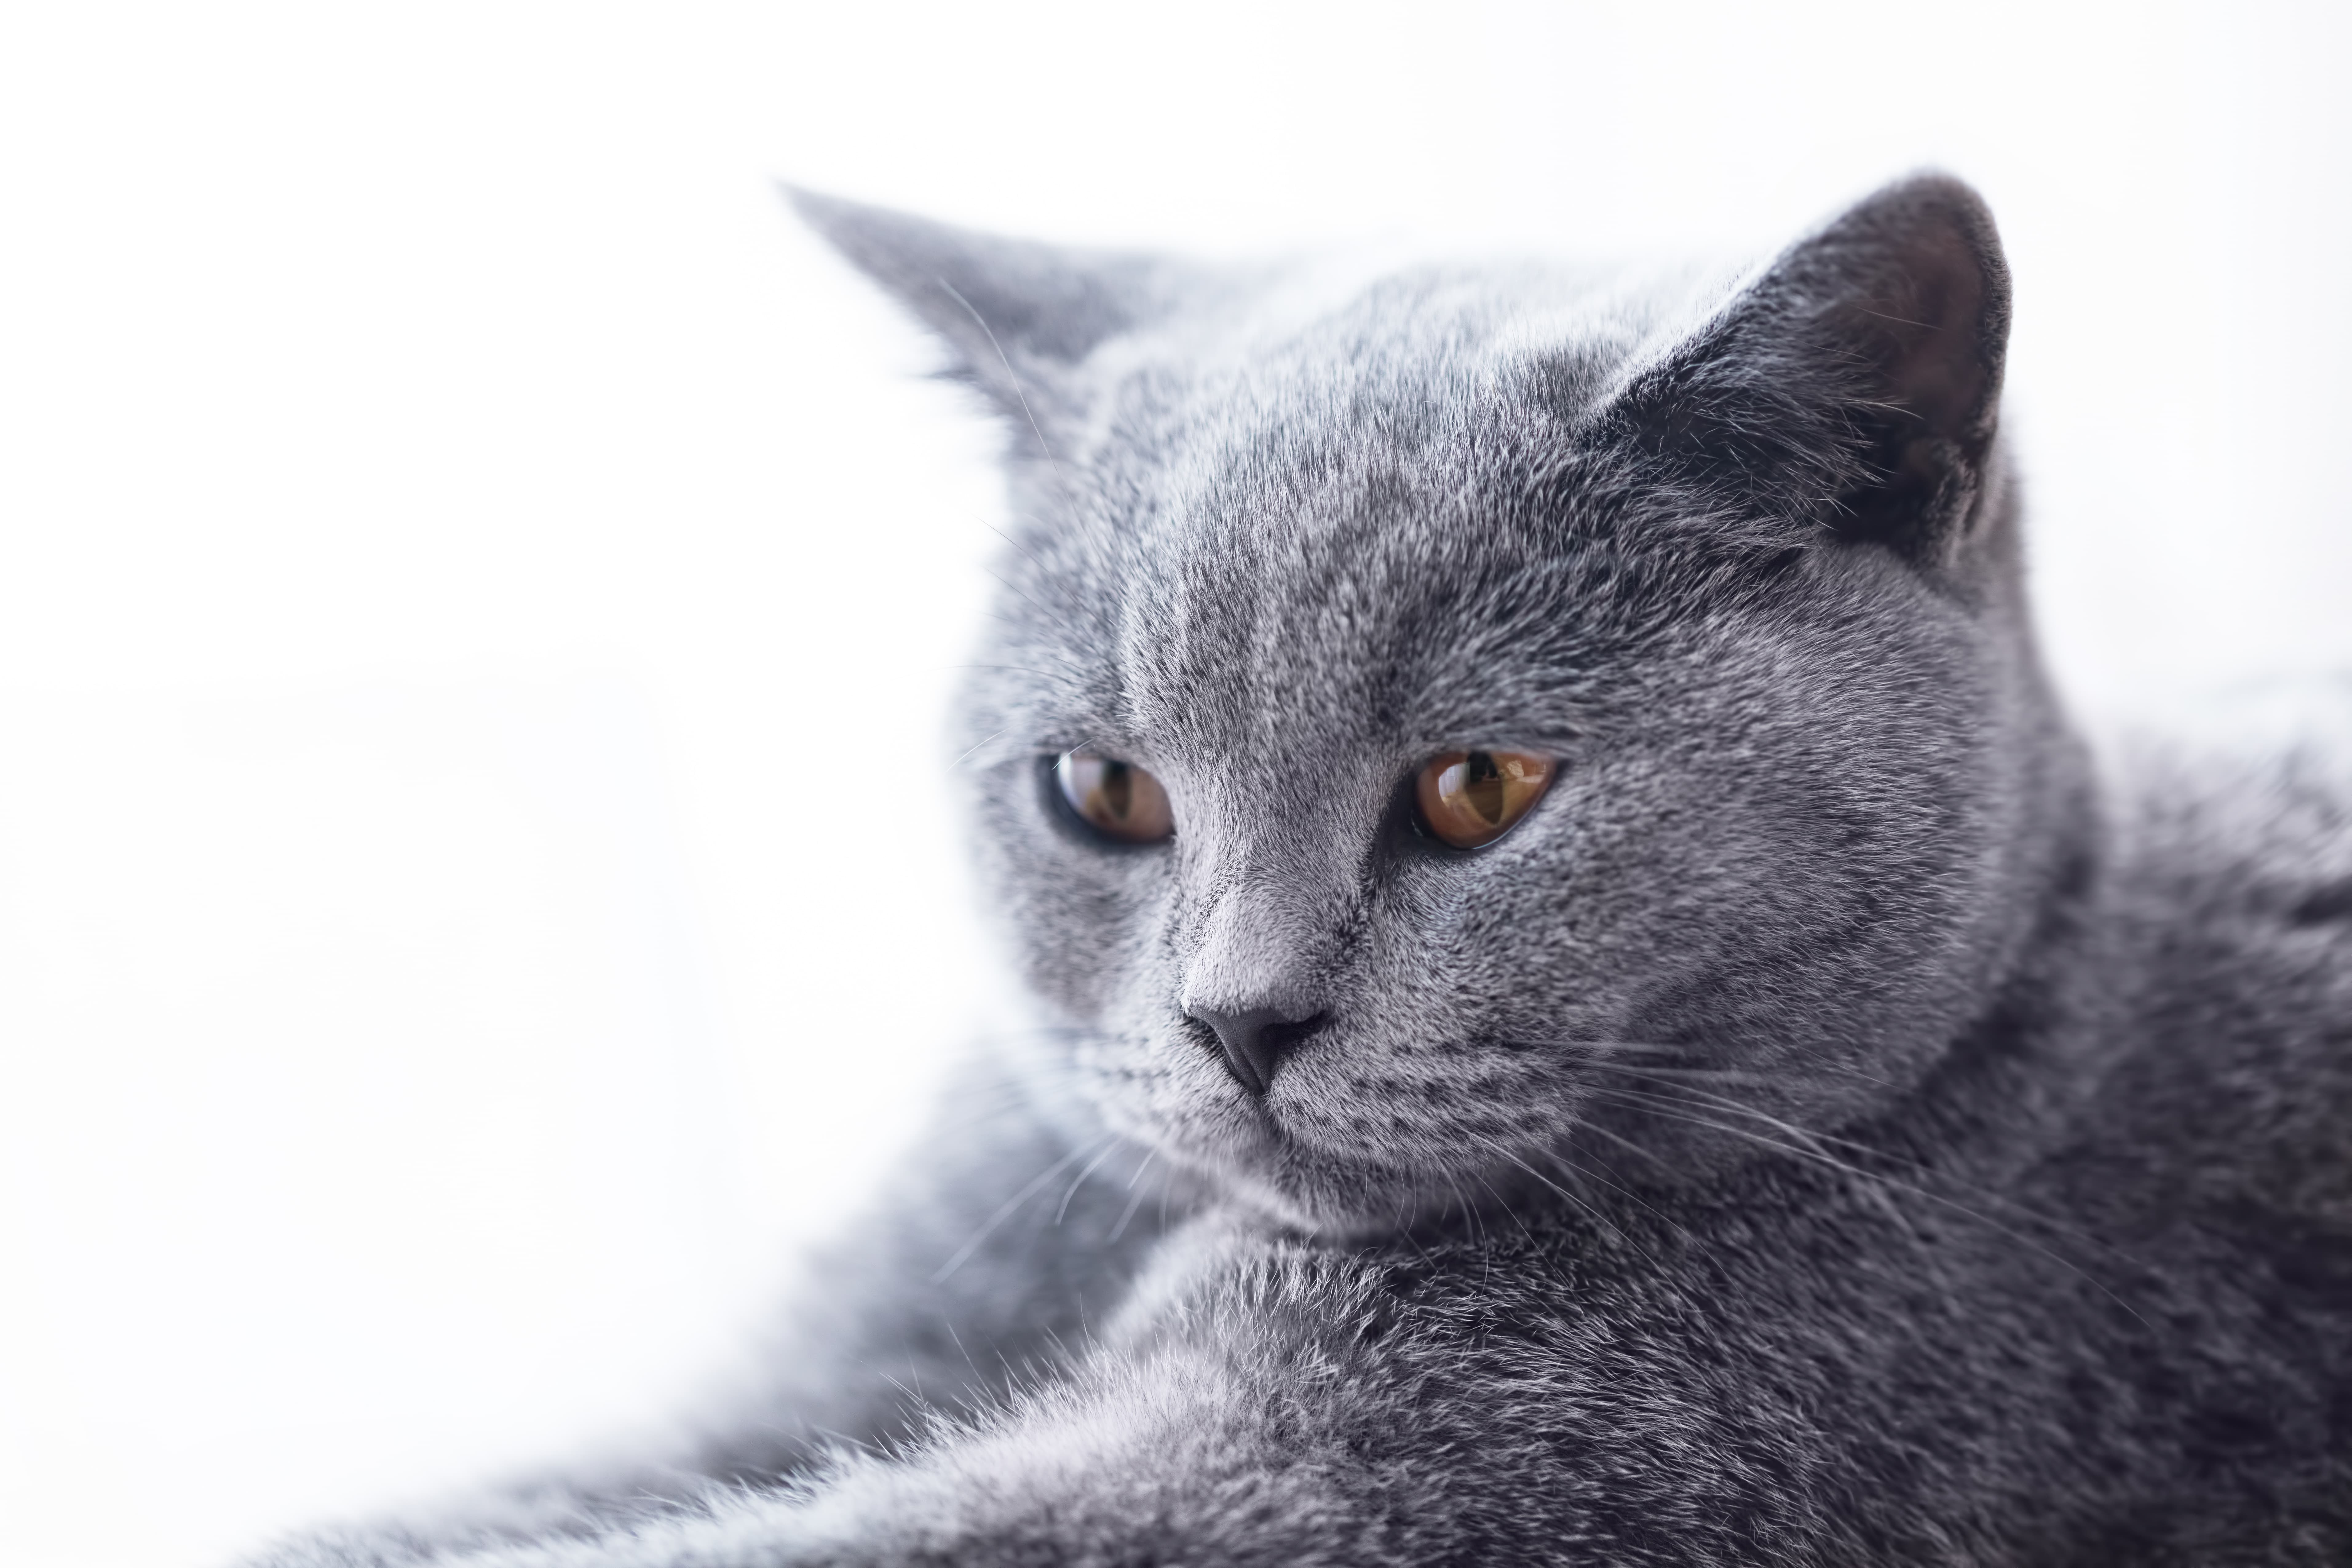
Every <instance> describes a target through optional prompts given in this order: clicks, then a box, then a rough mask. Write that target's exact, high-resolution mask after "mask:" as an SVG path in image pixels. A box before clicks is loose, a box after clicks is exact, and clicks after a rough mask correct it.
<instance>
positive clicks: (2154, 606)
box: [0, 0, 2352, 1568]
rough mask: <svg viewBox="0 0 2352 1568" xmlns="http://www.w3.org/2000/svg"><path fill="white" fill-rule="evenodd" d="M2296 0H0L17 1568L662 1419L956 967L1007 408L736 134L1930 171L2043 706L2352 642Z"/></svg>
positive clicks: (1744, 224) (936, 161)
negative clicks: (2012, 525) (1994, 291)
mask: <svg viewBox="0 0 2352 1568" xmlns="http://www.w3.org/2000/svg"><path fill="white" fill-rule="evenodd" d="M2343 16H2345V12H2344V11H2343V9H2342V8H2341V7H2326V6H2322V5H2310V6H2307V7H2282V6H2263V5H2243V4H2238V5H2227V6H2222V5H2211V6H2200V5H2161V4H2147V3H2141V4H2134V5H2119V6H2114V7H2110V8H2105V9H2101V8H2096V7H2091V6H2079V7H2072V8H2069V7H2063V6H2057V5H2050V4H2048V3H2047V0H2042V3H2039V4H2033V5H1978V6H1950V5H1943V6H1903V5H1883V4H1882V5H1749V4H1732V5H1556V6H1540V5H1515V4H1508V3H1503V0H1496V3H1492V4H1486V5H1460V6H1455V7H1450V8H1442V7H1435V6H1402V5H1386V4H1374V3H1370V0H1351V3H1349V4H1345V5H1324V6H1279V5H1274V6H1269V5H1263V4H1252V5H1232V4H1215V5H1199V4H1196V5H1187V6H1182V7H1150V8H1146V7H1116V6H1110V5H1100V4H1096V5H1063V6H1047V5H997V6H986V5H937V6H931V7H923V6H906V5H856V6H851V5H835V6H826V7H819V6H814V5H770V6H753V5H733V6H730V5H696V4H682V3H677V0H672V3H669V4H665V5H658V6H656V5H642V6H635V7H626V6H614V5H588V4H581V3H579V0H572V3H570V4H564V5H543V6H515V5H495V4H482V3H479V0H467V3H465V4H446V3H440V0H404V4H401V5H378V6H373V7H361V6H331V5H312V4H304V5H282V6H267V5H243V4H212V5H201V6H164V5H156V6H152V7H136V6H125V5H110V4H104V3H102V0H82V3H78V4H74V5H56V4H53V5H31V4H26V5H17V6H15V7H12V8H11V10H10V12H9V14H8V16H7V17H6V18H5V20H0V1560H5V1561H6V1562H8V1563H24V1564H27V1565H28V1568H33V1565H46V1564H68V1565H73V1568H81V1565H84V1564H89V1565H97V1564H109V1563H124V1564H129V1563H140V1564H163V1565H167V1568H168V1565H172V1564H178V1563H200V1562H204V1561H206V1560H209V1559H211V1558H214V1557H215V1556H217V1555H218V1554H219V1553H221V1552H226V1551H229V1550H231V1549H233V1548H235V1547H236V1545H238V1544H239V1543H241V1542H249V1541H250V1540H251V1539H252V1538H253V1537H254V1536H255V1535H256V1534H257V1533H258V1532H263V1531H268V1530H271V1529H274V1528H278V1527H279V1526H281V1525H284V1524H287V1523H289V1522H291V1521H295V1520H297V1519H299V1518H301V1517H305V1516H308V1515H311V1514H315V1513H317V1512H320V1511H322V1510H323V1511H335V1510H348V1509H352V1508H357V1507H363V1506H365V1505H367V1504H368V1503H369V1502H371V1501H373V1500H382V1499H385V1498H390V1497H396V1496H400V1495H404V1494H411V1493H415V1492H417V1491H420V1490H429V1489H433V1488H435V1487H436V1486H441V1485H446V1484H449V1483H451V1482H453V1481H455V1480H457V1479H462V1478H464V1477H466V1476H468V1475H471V1474H473V1473H475V1472H477V1471H478V1470H479V1469H481V1468H484V1467H486V1466H493V1465H497V1464H500V1463H505V1462H510V1461H513V1460H516V1459H519V1458H527V1457H529V1456H530V1455H533V1454H536V1453H542V1452H553V1451H558V1450H561V1449H562V1448H564V1447H574V1446H577V1445H578V1444H579V1443H581V1442H583V1441H585V1440H587V1439H589V1438H591V1437H593V1436H598V1435H601V1434H607V1433H611V1432H614V1431H618V1430H622V1429H624V1428H625V1427H626V1426H628V1425H629V1424H630V1423H631V1422H633V1421H638V1420H643V1419H646V1418H648V1417H649V1416H650V1415H652V1414H653V1413H655V1412H657V1411H658V1410H659V1409H661V1408H662V1407H663V1406H664V1405H665V1404H666V1403H667V1402H669V1401H672V1400H675V1399H676V1398H677V1391H678V1390H680V1389H682V1388H684V1387H687V1386H689V1385H691V1384H693V1383H694V1382H695V1381H696V1380H698V1379H701V1378H707V1377H709V1376H710V1375H712V1374H713V1373H714V1371H715V1369H718V1368H719V1367H721V1366H722V1365H723V1358H724V1351H725V1347H726V1346H727V1345H728V1344H729V1343H730V1342H731V1341H730V1334H732V1333H733V1332H735V1331H737V1330H738V1329H739V1328H740V1324H741V1323H742V1322H743V1321H745V1320H746V1319H747V1317H748V1316H749V1315H750V1312H751V1305H752V1303H754V1302H755V1301H757V1300H759V1299H760V1298H761V1294H762V1292H763V1291H765V1290H766V1289H770V1288H771V1287H772V1284H773V1282H774V1280H775V1279H777V1278H779V1276H780V1274H781V1272H782V1268H783V1262H784V1260H786V1259H788V1258H790V1256H791V1243H792V1242H793V1240H794V1239H795V1238H797V1237H805V1236H807V1235H809V1234H810V1233H811V1232H812V1231H813V1230H814V1229H815V1228H818V1227H821V1226H824V1224H825V1223H826V1222H827V1220H828V1219H829V1218H830V1216H832V1215H835V1214H836V1213H838V1212H840V1211H841V1209H842V1208H843V1207H844V1205H846V1204H848V1203H850V1202H851V1201H852V1200H853V1199H854V1196H855V1194H856V1192H857V1191H858V1190H859V1188H860V1186H861V1184H863V1183H864V1181H865V1180H866V1178H867V1176H868V1174H869V1173H870V1172H871V1171H872V1169H873V1167H874V1166H875V1164H876V1163H877V1161H878V1160H879V1159H881V1158H882V1157H883V1156H884V1155H885V1154H886V1153H887V1151H888V1149H889V1147H890V1146H891V1144H892V1143H893V1142H896V1141H898V1140H900V1139H902V1138H904V1137H905V1136H906V1135H907V1129H908V1118H909V1116H910V1115H911V1114H912V1112H913V1109H914V1108H915V1107H916V1106H917V1105H918V1104H919V1099H920V1093H921V1088H920V1086H921V1084H922V1083H923V1081H924V1079H925V1075H926V1074H927V1073H928V1072H929V1070H930V1068H931V1064H932V1063H933V1062H934V1061H935V1060H936V1059H937V1057H938V1055H939V1053H940V1050H941V1048H942V1047H944V1046H945V1045H946V1044H947V1043H948V1042H950V1041H951V1040H952V1039H954V1038H955V1037H957V1035H958V1034H959V1033H960V1032H961V1031H963V1030H965V1029H967V1028H970V1027H973V1026H975V1020H977V1019H978V1018H980V1017H981V1016H982V1009H981V1007H980V1005H979V1004H980V999H981V997H982V993H983V992H984V991H985V989H986V984H987V981H986V976H987V973H989V971H988V968H987V965H986V959H985V950H984V948H983V947H982V944H981V941H980V939H979V938H978V937H977V936H975V935H974V934H973V931H974V928H973V924H972V922H971V920H970V918H969V915H968V913H967V910H968V909H969V899H968V895H967V893H966V891H965V889H964V888H963V886H962V884H961V880H960V877H961V871H960V867H959V863H958V860H957V850H956V848H955V846H954V841H953V837H952V833H951V831H950V826H949V825H948V822H947V818H946V813H945V811H944V809H943V806H942V803H941V799H940V795H941V792H940V787H939V785H938V784H937V783H936V780H937V778H938V776H939V774H940V770H941V767H942V766H943V763H944V761H945V759H944V757H943V755H942V753H941V751H940V747H939V745H938V744H937V743H936V737H937V735H938V732H939V730H940V715H941V711H942V707H943V703H944V700H945V693H946V690H947V687H948V683H949V681H950V679H951V678H952V675H953V668H952V667H953V666H954V664H955V662H956V660H957V659H958V658H960V657H961V654H960V652H959V648H960V647H961V642H962V639H963V637H964V635H965V630H966V626H967V625H968V623H969V622H970V620H971V617H972V616H973V615H974V614H975V612H976V606H977V604H978V602H979V597H980V590H981V589H982V587H984V586H985V578H984V577H983V576H982V574H981V573H980V572H979V570H978V565H977V563H978V562H979V560H980V559H981V558H982V554H983V553H984V551H985V548H986V546H987V545H988V544H989V543H990V542H992V536H991V535H990V534H989V533H988V531H987V529H986V527H985V524H986V522H987V521H989V520H990V519H991V518H992V516H993V515H994V509H995V507H996V505H997V498H996V494H995V491H994V489H993V488H992V481H991V479H990V477H989V475H988V472H987V469H986V466H985V460H986V454H987V452H988V450H989V447H990V442H991V439H992V437H990V435H989V434H988V433H987V432H985V431H983V430H982V429H981V428H980V427H979V426H977V425H976V424H975V423H974V422H973V421H971V419H969V418H968V417H967V416H965V413H964V411H963V410H962V409H961V407H960V406H959V405H958V404H957V402H956V400H955V398H954V397H953V396H952V395H950V394H949V393H947V392H946V391H944V390H943V389H941V388H940V387H938V386H936V385H934V384H926V383H923V382H921V381H920V380H919V379H918V378H917V377H916V375H915V374H914V373H916V372H919V370H921V369H922V368H923V367H924V366H925V365H926V364H927V363H929V361H928V357H927V351H926V349H925V348H924V347H923V346H922V345H921V343H920V342H919V341H918V340H917V339H916V337H915V336H914V334H913V333H912V332H911V331H908V329H907V328H905V327H904V326H903V325H901V324H900V323H899V322H898V321H897V319H896V318H895V317H894V316H892V314H891V313H890V312H889V311H888V310H887V309H886V308H885V307H884V306H882V305H881V304H880V303H879V302H877V300H873V299H871V298H869V297H868V295H867V294H866V292H865V290H864V289H863V288H862V287H861V285H859V284H858V283H857V282H856V280H855V279H852V278H851V277H850V276H849V275H848V274H847V273H846V272H845V271H844V270H843V269H842V268H839V267H838V266H837V265H835V263H833V262H832V261H831V260H830V259H829V258H826V257H825V256H824V255H822V254H821V253H820V252H819V250H818V249H817V247H815V246H814V244H813V243H812V242H811V241H810V240H809V239H808V238H807V237H804V236H803V235H802V234H801V233H799V232H798V231H796V230H795V228H794V227H793V225H792V223H791V222H790V221H789V220H788V219H787V217H786V216H784V214H783V213H782V210H781V209H780V207H779V205H778V204H777V203H776V201H775V200H774V197H773V195H772V190H771V186H770V181H771V179H772V177H775V176H779V175H782V176H787V177H791V178H793V179H797V180H801V181H805V182H807V183H810V184H816V185H819V186H821V187H824V188H829V189H834V190H837V191H841V192H843V193H845V194H851V195H859V196H864V197H866V198H870V199H877V200H882V201H887V202H890V203H894V204H897V205H906V206H909V207H914V208H918V209H921V210H927V211H929V212H932V213H935V214H938V215H940V216H948V217H951V218H955V219H959V220H961V221H965V222H971V223H977V224H983V225H989V226H999V227H1003V228H1008V229H1013V230H1021V231H1027V232H1032V233H1036V234H1041V235H1045V236H1048V237H1066V238H1071V239H1087V240H1097V241H1115V242H1132V243H1149V244H1171V245H1180V246H1184V247H1192V248H1194V249H1200V250H1206V251H1213V252H1228V251H1235V250H1244V249H1248V248H1252V247H1271V246H1282V245H1291V244H1297V243H1300V242H1314V241H1323V240H1328V239H1333V238H1339V237H1349V236H1381V237H1386V236H1390V235H1394V234H1399V233H1418V234H1422V235H1426V236H1430V237H1435V238H1437V239H1439V240H1441V241H1445V242H1450V243H1454V244H1469V243H1474V242H1480V243H1483V242H1487V241H1495V242H1508V241H1521V242H1528V241H1532V242H1539V243H1543V244H1549V245H1555V246H1559V247H1569V248H1576V247H1582V248H1586V249H1592V250H1625V249H1636V250H1641V249H1658V248H1664V247H1675V246H1682V245H1687V244H1692V243H1701V242H1709V243H1712V242H1721V241H1725V240H1742V239H1756V238H1761V239H1763V240H1765V241H1767V242H1769V241H1770V240H1772V239H1774V238H1777V237H1781V236H1783V235H1785V234H1786V233H1787V232H1788V231H1790V229H1791V228H1793V227H1794V226H1797V225H1800V224H1801V223H1803V222H1806V221H1808V220H1810V219H1811V218H1813V217H1815V216H1820V215H1822V213H1823V212H1825V211H1826V210H1827V209H1829V208H1830V207H1832V205H1834V204H1835V203H1836V202H1837V201H1839V200H1840V199H1842V198H1843V197H1845V196H1848V195H1853V194H1855V193H1856V192H1858V191H1860V190H1862V189H1864V188H1866V187H1867V186H1868V185H1869V184H1873V183H1874V182H1876V181H1877V180H1879V179H1881V178H1883V177H1885V176H1887V175H1889V174H1894V173H1897V172H1899V171H1902V170H1904V169H1906V168H1907V167H1910V166H1913V165H1916V164H1919V163H1929V162H1933V163H1941V164H1944V165H1945V166H1947V167H1949V168H1951V169H1954V170H1956V171H1958V172H1959V173H1961V174H1965V175H1967V176H1968V177H1969V178H1971V179H1973V180H1975V181H1977V182H1978V183H1979V184H1980V185H1981V187H1982V188H1983V189H1984V190H1985V191H1986V192H1987V193H1988V194H1989V195H1990V197H1991V198H1992V200H1993V203H1994V205H1995V207H1996V210H1997V211H1998V212H1999V214H2000V218H2001V221H2002V223H2003V225H2004V227H2005V230H2006V233H2007V236H2008V238H2009V242H2010V245H2011V256H2012V260H2013V263H2014V265H2015V268H2016V274H2017V299H2018V310H2017V336H2016V343H2015V352H2014V357H2013V360H2012V367H2013V368H2012V374H2011V387H2012V398H2011V429H2012V430H2013V431H2014V432H2015V434H2016V437H2017V439H2018V441H2019V443H2020V447H2021V452H2022V455H2023V458H2024V464H2025V467H2026V469H2027V471H2028V473H2029V475H2030V477H2031V481H2032V484H2033V486H2034V496H2035V519H2036V521H2035V528H2036V533H2035V547H2036V561H2037V567H2038V573H2039V578H2040V589H2041V596H2042V608H2043V613H2044V620H2045V623H2046V625H2047V626H2048V628H2049V634H2050V643H2051V646H2052V649H2053V657H2054V658H2055V659H2056V662H2057V663H2058V665H2059V667H2060V669H2061V671H2062V673H2063V677H2064V678H2065V679H2066V681H2067V683H2068V685H2069V686H2070V687H2071V688H2072V689H2074V691H2075V692H2076V693H2077V694H2078V696H2080V697H2081V698H2082V699H2084V700H2085V701H2086V702H2089V703H2095V704H2113V703H2116V702H2120V701H2134V702H2138V703H2141V704H2143V705H2145V704H2146V703H2147V702H2149V701H2151V700H2156V701H2158V702H2159V703H2160V700H2161V695H2162V694H2163V693H2165V692H2168V691H2170V690H2174V689H2180V688H2183V687H2186V686H2189V685H2211V684H2214V683H2216V682H2224V681H2228V680H2231V679H2238V678H2242V677H2244V676H2248V675H2252V674H2258V673H2261V672H2264V671H2272V670H2308V669H2314V668H2322V667H2325V666H2328V665H2334V664H2345V663H2352V615H2347V614H2346V611H2347V605H2352V593H2347V587H2352V528H2347V521H2352V513H2347V507H2352V503H2347V500H2346V499H2345V492H2344V489H2343V483H2342V479H2341V477H2340V476H2341V469H2342V467H2343V461H2344V452H2345V445H2344V442H2343V439H2342V437H2341V436H2340V435H2339V431H2338V426H2339V423H2340V422H2341V421H2342V419H2343V418H2344V416H2345V414H2346V412H2347V401H2352V400H2347V395H2346V394H2345V392H2344V390H2343V386H2342V380H2341V377H2342V369H2341V367H2343V366H2344V365H2346V364H2347V363H2352V327H2347V315H2346V309H2345V305H2344V289H2343V279H2344V276H2345V271H2346V241H2347V219H2346V216H2345V212H2346V207H2347V203H2346V200H2345V197H2346V195H2347V168H2352V142H2347V105H2352V93H2347V92H2346V91H2345V89H2344V86H2343V83H2344V81H2345V79H2346V75H2347V67H2352V48H2347V44H2348V43H2352V39H2347V30H2346V26H2345V24H2344V22H2343V20H2342V18H2343Z"/></svg>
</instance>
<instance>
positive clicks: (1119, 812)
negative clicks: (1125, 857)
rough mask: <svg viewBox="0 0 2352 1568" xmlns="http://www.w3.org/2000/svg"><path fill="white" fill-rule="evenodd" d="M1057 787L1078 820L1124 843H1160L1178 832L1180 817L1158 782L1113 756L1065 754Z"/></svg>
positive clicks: (1057, 766) (1056, 771)
mask: <svg viewBox="0 0 2352 1568" xmlns="http://www.w3.org/2000/svg"><path fill="white" fill-rule="evenodd" d="M1054 785H1055V788H1057V789H1059V790H1060V791H1061V792H1062V800H1063V802H1064V803H1065V804H1066V805H1068V806H1069V808H1070V809H1071V810H1072V811H1073V812H1075V813H1076V814H1077V816H1078V820H1080V821H1081V822H1084V823H1085V824H1086V825H1087V826H1089V827H1091V828H1093V829H1094V830H1095V831H1096V832H1097V833H1099V834H1101V835H1102V836H1103V837H1106V838H1111V839H1116V840H1118V842H1119V843H1121V844H1157V843H1159V842H1160V840H1161V839H1163V838H1166V837H1170V836H1171V835H1172V834H1174V833H1175V831H1176V813H1175V810H1174V808H1172V807H1171V805H1169V804H1168V792H1167V791H1166V790H1164V789H1162V788H1161V787H1160V781H1159V780H1158V779H1156V778H1153V777H1152V776H1151V775H1150V773H1145V772H1144V771H1143V770H1142V769H1141V768H1139V767H1137V766H1136V765H1135V764H1134V763H1123V762H1120V761H1118V759H1117V758H1114V757H1098V756H1096V755H1095V754H1094V753H1092V752H1064V753H1063V754H1062V757H1061V759H1060V760H1059V761H1057V762H1056V763H1055V764H1054Z"/></svg>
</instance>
